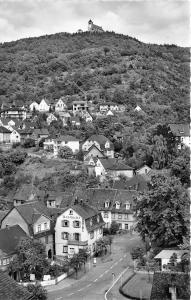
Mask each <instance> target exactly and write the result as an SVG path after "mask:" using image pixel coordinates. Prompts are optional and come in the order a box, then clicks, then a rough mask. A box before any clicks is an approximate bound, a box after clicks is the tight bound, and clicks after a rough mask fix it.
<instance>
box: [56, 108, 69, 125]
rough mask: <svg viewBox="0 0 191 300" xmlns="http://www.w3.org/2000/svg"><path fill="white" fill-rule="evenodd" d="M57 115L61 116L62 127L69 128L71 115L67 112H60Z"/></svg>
mask: <svg viewBox="0 0 191 300" xmlns="http://www.w3.org/2000/svg"><path fill="white" fill-rule="evenodd" d="M57 114H58V115H59V118H60V119H61V120H62V125H63V126H64V127H65V126H68V120H70V118H71V115H70V113H69V112H67V111H63V112H62V111H59V112H57Z"/></svg>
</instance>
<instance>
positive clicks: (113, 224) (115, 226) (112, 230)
mask: <svg viewBox="0 0 191 300" xmlns="http://www.w3.org/2000/svg"><path fill="white" fill-rule="evenodd" d="M118 230H119V224H118V223H117V222H115V221H112V222H111V227H110V233H111V234H116V233H117V231H118Z"/></svg>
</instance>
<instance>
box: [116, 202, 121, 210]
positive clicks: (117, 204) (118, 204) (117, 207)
mask: <svg viewBox="0 0 191 300" xmlns="http://www.w3.org/2000/svg"><path fill="white" fill-rule="evenodd" d="M115 207H116V209H120V203H119V202H118V201H116V202H115Z"/></svg>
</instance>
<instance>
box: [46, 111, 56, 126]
mask: <svg viewBox="0 0 191 300" xmlns="http://www.w3.org/2000/svg"><path fill="white" fill-rule="evenodd" d="M57 120H58V119H57V117H56V116H55V115H54V114H52V113H50V114H49V115H48V117H47V119H46V122H47V124H48V125H50V124H51V123H52V121H57Z"/></svg>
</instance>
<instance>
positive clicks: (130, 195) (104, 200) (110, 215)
mask: <svg viewBox="0 0 191 300" xmlns="http://www.w3.org/2000/svg"><path fill="white" fill-rule="evenodd" d="M136 197H137V192H136V191H127V190H116V189H108V188H107V189H101V188H99V189H98V188H97V189H95V188H93V189H88V190H87V195H86V201H87V203H89V204H90V205H94V206H95V207H96V208H97V209H98V210H99V211H100V212H101V214H102V217H103V220H104V222H105V227H106V228H110V226H111V223H112V221H115V222H117V223H118V224H119V228H120V229H126V230H129V229H132V228H134V227H135V224H136V215H135V209H134V206H135V199H136Z"/></svg>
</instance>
